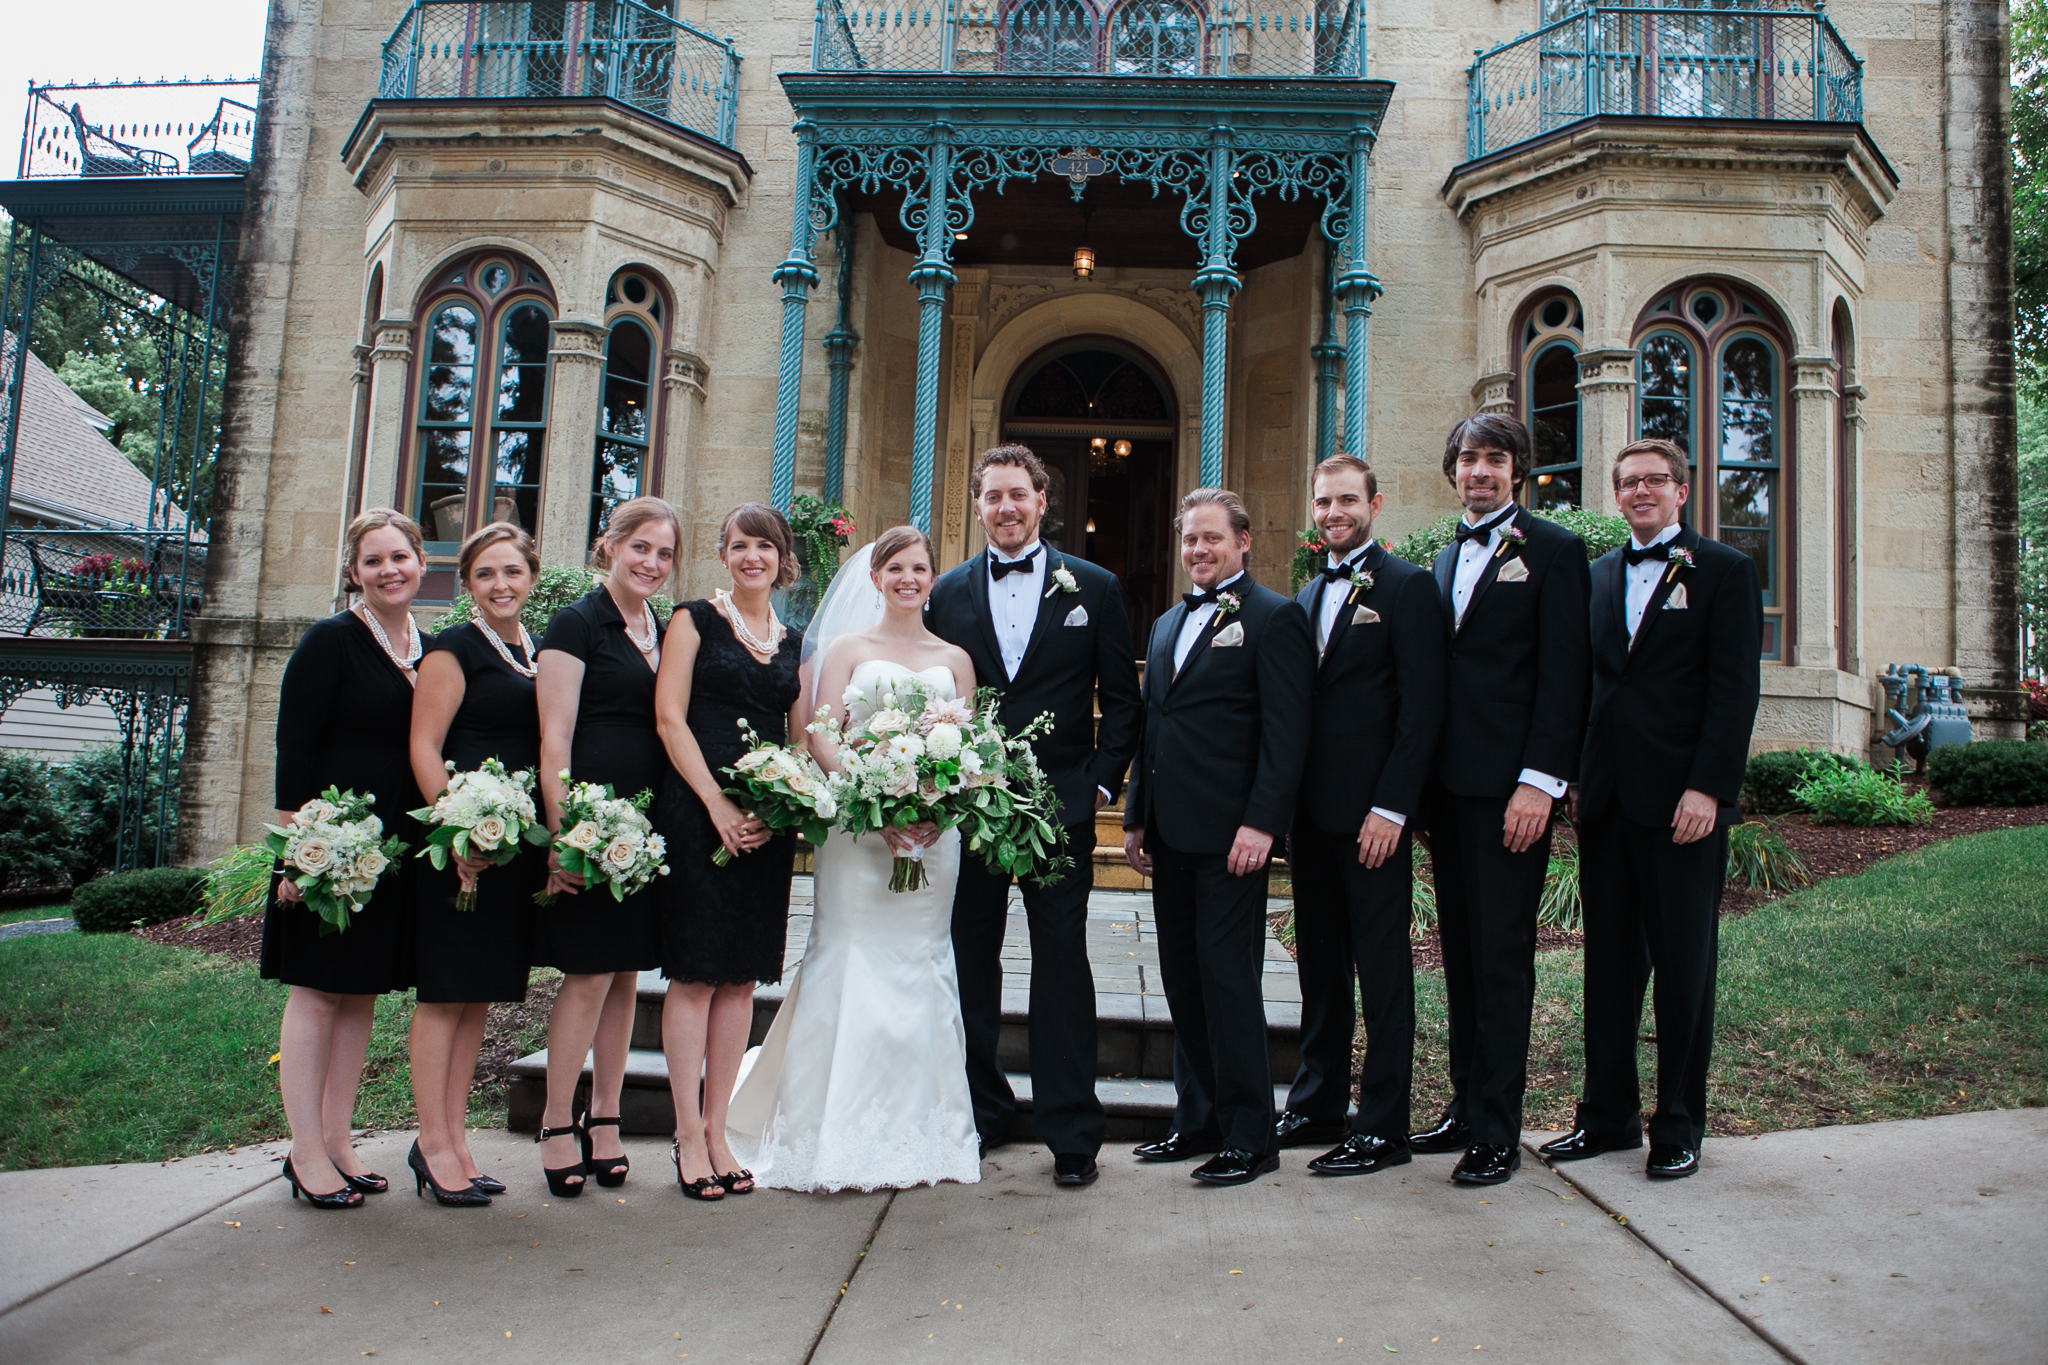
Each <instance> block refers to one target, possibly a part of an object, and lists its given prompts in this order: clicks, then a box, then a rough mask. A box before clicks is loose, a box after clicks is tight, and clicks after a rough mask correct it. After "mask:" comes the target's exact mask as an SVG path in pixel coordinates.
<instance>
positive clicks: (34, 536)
mask: <svg viewBox="0 0 2048 1365" xmlns="http://www.w3.org/2000/svg"><path fill="white" fill-rule="evenodd" d="M205 557H206V545H205V543H204V542H203V541H201V542H199V543H197V544H195V543H193V540H192V538H191V537H189V536H187V535H185V533H184V532H183V531H182V530H177V531H122V530H84V531H60V530H52V529H44V530H16V531H14V532H13V533H11V534H10V535H9V536H8V537H7V541H6V546H5V549H4V551H0V635H39V636H45V637H48V636H55V637H59V638H65V637H72V638H83V639H92V640H98V639H129V640H166V639H168V640H181V639H184V638H186V637H187V636H188V635H190V634H191V630H192V618H193V617H194V616H195V615H197V614H198V612H199V606H200V589H199V580H200V577H201V572H200V566H201V565H203V563H204V562H205Z"/></svg>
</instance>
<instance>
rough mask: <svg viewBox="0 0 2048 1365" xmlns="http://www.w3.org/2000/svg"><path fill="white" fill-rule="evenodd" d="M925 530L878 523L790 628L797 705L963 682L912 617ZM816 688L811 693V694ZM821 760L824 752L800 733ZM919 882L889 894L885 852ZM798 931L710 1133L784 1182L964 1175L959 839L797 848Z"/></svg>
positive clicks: (917, 834) (865, 1184)
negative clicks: (721, 1129)
mask: <svg viewBox="0 0 2048 1365" xmlns="http://www.w3.org/2000/svg"><path fill="white" fill-rule="evenodd" d="M936 573H937V562H936V557H935V556H934V555H933V553H932V543H931V539H930V538H929V537H928V536H926V535H925V534H924V532H922V531H919V530H917V529H915V528H913V527H908V526H899V527H897V528H896V529H895V530H892V531H888V532H886V533H884V534H883V535H882V537H881V538H880V539H878V540H877V541H875V543H874V544H873V545H872V546H869V547H868V548H867V549H865V550H862V551H861V552H859V553H858V554H856V555H855V556H854V557H853V558H852V559H851V560H849V561H848V562H847V563H846V565H845V566H844V567H843V568H841V569H840V570H839V573H838V576H837V577H835V578H834V579H833V580H832V587H831V590H830V591H829V592H827V593H826V595H825V600H824V601H823V602H822V603H820V604H819V608H818V614H817V616H816V618H815V619H814V620H813V621H812V623H811V629H810V630H809V631H808V632H807V633H806V636H805V639H804V664H805V674H804V696H803V699H802V700H801V701H800V702H799V703H798V705H799V709H800V714H803V715H806V716H808V715H810V714H811V712H812V709H813V708H814V707H817V708H819V709H822V708H823V707H825V706H831V705H832V699H834V698H839V699H842V701H843V704H844V709H845V713H846V714H844V715H842V719H844V720H846V721H847V722H848V723H849V724H850V723H853V722H858V721H861V720H864V719H865V718H866V717H867V715H868V714H869V713H871V712H872V711H873V710H874V709H875V705H876V704H875V702H874V701H873V700H872V698H874V697H875V696H876V695H877V694H878V693H879V692H881V691H883V690H884V689H885V688H886V687H887V685H888V684H890V683H892V682H895V681H898V680H901V679H903V678H906V677H913V676H914V677H916V678H918V679H920V680H921V681H923V682H925V683H928V684H930V685H932V686H934V687H936V688H937V690H938V691H939V693H940V694H941V695H942V696H944V697H946V698H947V699H951V698H953V697H971V696H972V695H973V694H974V665H973V664H972V663H970V662H969V661H968V658H967V654H966V652H965V651H964V650H961V649H959V648H958V647H956V646H954V645H950V644H947V643H946V642H945V641H944V640H941V639H940V638H939V637H938V636H936V635H934V634H932V633H931V632H930V631H929V630H927V629H925V624H924V604H925V599H926V598H927V597H929V596H930V595H931V590H932V582H933V580H934V578H935V576H936ZM820 698H822V699H824V700H823V702H822V703H821V702H820V701H819V699H820ZM810 744H811V748H812V752H813V753H814V754H815V755H816V757H817V759H818V762H819V763H820V764H822V765H823V766H824V767H825V768H826V769H827V770H828V771H831V770H834V769H836V768H837V767H838V766H839V764H838V754H837V752H836V749H835V748H834V746H833V745H832V744H831V742H830V741H829V740H827V739H825V738H824V737H823V736H819V735H813V736H812V737H811V739H810ZM913 849H919V850H922V851H923V856H924V865H925V868H926V873H927V876H928V877H929V880H928V881H927V882H926V884H925V886H924V887H923V888H922V889H921V890H918V891H909V892H893V891H891V890H889V876H890V872H891V870H892V868H893V865H894V862H895V859H896V856H897V855H898V854H899V853H903V854H908V853H910V852H912V850H913ZM813 868H814V871H815V874H816V894H815V898H814V904H813V908H812V914H811V934H810V939H809V941H808V942H806V943H805V945H804V956H803V961H802V963H801V964H800V965H799V966H798V967H797V970H796V973H795V975H794V976H793V977H792V978H791V979H790V983H789V993H788V995H787V996H786V997H785V998H784V999H783V1002H782V1008H781V1009H780V1010H779V1011H777V1013H776V1015H775V1023H774V1024H773V1026H771V1027H770V1028H769V1030H768V1036H767V1037H766V1038H765V1039H764V1040H763V1041H762V1044H761V1046H760V1047H759V1048H757V1049H755V1050H754V1052H752V1053H750V1054H749V1055H748V1058H747V1064H746V1066H745V1067H744V1068H743V1069H742V1070H741V1073H740V1079H739V1083H738V1085H737V1086H736V1087H735V1089H734V1091H733V1099H732V1107H731V1110H730V1112H729V1114H728V1116H727V1119H726V1134H727V1137H728V1138H729V1139H730V1141H731V1143H732V1147H733V1151H734V1153H735V1154H736V1155H737V1156H738V1157H739V1159H740V1160H741V1161H742V1162H743V1163H745V1164H746V1166H748V1167H749V1168H751V1169H752V1170H753V1172H754V1177H755V1179H756V1181H757V1182H759V1183H760V1184H763V1185H772V1186H776V1187H778V1188H781V1189H792V1190H843V1189H859V1190H874V1189H881V1188H885V1187H894V1188H907V1187H909V1186H912V1185H922V1184H932V1183H936V1182H938V1181H941V1180H958V1181H963V1182H971V1181H975V1180H979V1179H980V1178H981V1158H980V1148H979V1143H978V1140H977V1138H976V1136H975V1130H974V1107H973V1103H972V1101H971V1099H970V1098H969V1096H968V1091H967V1055H966V1035H965V1031H964V1029H963V1027H962V1024H961V1020H960V985H959V979H958V977H957V976H956V975H955V974H954V969H953V938H952V919H953V887H954V883H955V881H956V880H957V879H958V877H959V873H960V835H959V832H958V831H957V830H949V831H947V832H946V833H945V834H943V835H942V834H940V833H939V832H938V831H937V829H936V828H935V827H933V826H932V825H929V824H921V825H912V826H910V827H909V828H908V829H903V830H885V831H883V832H882V835H881V837H880V838H876V837H874V836H868V837H864V838H861V839H850V838H848V837H847V836H846V835H844V834H838V835H835V836H834V837H833V838H832V839H831V840H829V841H828V842H827V843H826V844H825V846H824V847H823V848H821V849H819V850H818V851H817V853H816V855H815V860H814V863H813Z"/></svg>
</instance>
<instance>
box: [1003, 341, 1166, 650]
mask: <svg viewBox="0 0 2048 1365" xmlns="http://www.w3.org/2000/svg"><path fill="white" fill-rule="evenodd" d="M1174 411H1175V408H1174V402H1173V389H1172V386H1171V384H1170V383H1169V382H1168V381H1167V379H1166V378H1165V376H1164V375H1163V374H1162V373H1161V372H1160V370H1159V367H1158V366H1157V365H1156V364H1154V363H1153V361H1152V359H1151V358H1150V357H1149V356H1147V355H1145V354H1144V353H1143V352H1142V351H1139V350H1137V349H1135V348H1134V347H1131V346H1128V345H1125V344H1124V343H1122V342H1120V341H1116V340H1114V339H1112V338H1109V337H1102V336H1087V337H1073V338H1068V339H1065V340H1062V341H1059V342H1056V343H1055V344H1053V345H1051V346H1049V347H1047V348H1046V349H1044V350H1042V351H1040V352H1039V353H1038V354H1037V355H1035V356H1033V357H1032V358H1031V359H1030V360H1028V361H1026V362H1025V363H1024V364H1022V365H1020V366H1018V367H1017V372H1016V375H1015V377H1014V378H1013V379H1012V380H1011V382H1010V388H1009V392H1008V394H1007V396H1006V398H1005V400H1004V403H1003V426H1002V439H1003V440H1005V441H1019V442H1022V443H1023V444H1025V445H1028V446H1030V447H1031V448H1032V450H1034V451H1036V452H1037V453H1038V457H1039V458H1040V459H1041V460H1043V461H1045V465H1046V470H1047V472H1048V474H1049V475H1050V476H1051V484H1050V487H1048V489H1047V490H1046V515H1045V525H1044V528H1043V530H1042V532H1041V535H1042V538H1043V539H1044V540H1045V541H1046V542H1047V543H1048V544H1051V545H1054V546H1057V547H1058V548H1059V549H1060V550H1061V551H1062V552H1063V553H1066V554H1073V555H1079V556H1081V558H1083V559H1086V560H1089V561H1091V562H1092V563H1095V564H1100V565H1101V566H1102V567H1103V568H1105V569H1107V570H1109V571H1110V572H1111V573H1113V574H1115V575H1116V576H1117V578H1118V579H1119V580H1121V581H1122V583H1123V591H1124V604H1125V608H1126V610H1127V611H1128V612H1129V613H1130V618H1131V639H1132V643H1133V645H1134V646H1135V647H1136V648H1137V649H1138V651H1139V652H1140V653H1142V652H1143V650H1144V648H1145V641H1146V640H1147V639H1148V638H1149V637H1150V634H1151V630H1152V622H1153V621H1154V620H1155V619H1157V618H1158V616H1159V614H1160V613H1161V612H1163V611H1165V610H1166V604H1167V599H1168V596H1169V594H1170V593H1171V592H1172V589H1173V583H1174V563H1175V559H1174V543H1173V535H1172V522H1173V506H1174V487H1175V464H1174V429H1175V423H1174V417H1173V414H1174Z"/></svg>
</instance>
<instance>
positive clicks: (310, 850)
mask: <svg viewBox="0 0 2048 1365" xmlns="http://www.w3.org/2000/svg"><path fill="white" fill-rule="evenodd" d="M292 866H293V867H296V868H297V869H298V870H299V871H301V872H303V873H305V874H307V875H308V876H311V877H324V876H326V875H327V871H328V869H329V868H331V867H333V866H334V845H333V844H331V843H329V842H328V841H327V840H325V839H322V838H320V837H319V836H318V835H313V836H309V837H307V838H304V839H301V840H299V846H298V847H297V848H295V849H293V850H292Z"/></svg>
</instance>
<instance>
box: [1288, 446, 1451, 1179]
mask: <svg viewBox="0 0 2048 1365" xmlns="http://www.w3.org/2000/svg"><path fill="white" fill-rule="evenodd" d="M1310 486H1311V489H1312V491H1313V495H1314V501H1313V503H1312V504H1311V506H1312V510H1313V514H1314V517H1315V523H1316V529H1317V530H1318V531H1320V532H1321V533H1322V537H1323V543H1324V544H1325V545H1326V546H1327V547H1328V549H1329V561H1328V563H1327V564H1326V565H1325V566H1324V567H1323V568H1322V570H1321V572H1319V573H1318V574H1316V575H1315V576H1314V577H1313V578H1311V579H1310V580H1309V581H1308V584H1307V585H1306V586H1305V587H1303V588H1302V590H1301V595H1300V596H1299V597H1297V598H1296V599H1295V600H1296V601H1297V602H1299V603H1301V605H1302V607H1303V609H1304V610H1306V611H1307V613H1308V619H1309V622H1310V624H1311V625H1312V626H1313V627H1314V629H1315V633H1316V637H1315V638H1316V647H1317V648H1318V649H1319V650H1320V651H1321V658H1320V662H1319V663H1318V664H1317V665H1316V668H1315V682H1314V686H1313V692H1312V699H1311V702H1310V709H1309V746H1308V749H1309V752H1310V753H1311V754H1315V755H1318V756H1319V757H1320V758H1321V761H1320V762H1314V763H1310V764H1308V765H1307V771H1306V772H1305V773H1304V774H1303V776H1302V783H1301V797H1300V800H1299V801H1298V802H1297V803H1296V805H1295V807H1294V829H1293V832H1292V834H1291V835H1290V836H1289V838H1288V845H1287V867H1288V871H1289V872H1290V873H1291V874H1292V876H1293V879H1294V951H1295V956H1296V958H1297V959H1298V963H1299V966H1300V975H1301V1070H1300V1072H1299V1073H1298V1074H1297V1075H1296V1076H1295V1078H1294V1087H1293V1089H1292V1090H1291V1091H1289V1092H1288V1096H1287V1108H1286V1110H1285V1111H1284V1112H1282V1113H1281V1115H1280V1120H1279V1122H1278V1123H1277V1124H1276V1125H1275V1128H1274V1138H1275V1140H1276V1143H1277V1145H1279V1146H1282V1147H1300V1146H1306V1145H1308V1144H1310V1143H1320V1144H1322V1145H1325V1146H1328V1145H1329V1144H1331V1143H1336V1144H1337V1145H1336V1147H1335V1148H1334V1150H1332V1151H1329V1152H1326V1153H1324V1154H1323V1155H1322V1156H1319V1157H1317V1158H1316V1159H1315V1160H1313V1161H1311V1162H1309V1164H1308V1166H1309V1169H1310V1170H1312V1171H1315V1172H1316V1173H1318V1174H1320V1175H1365V1174H1369V1173H1370V1172H1373V1171H1379V1170H1384V1169H1386V1168H1387V1167H1389V1166H1401V1165H1405V1164H1407V1162H1408V1159H1409V1153H1408V1119H1409V1113H1408V1100H1409V1090H1410V1085H1411V1082H1412V1080H1413V1075H1414V1056H1415V974H1414V966H1413V961H1412V959H1411V958H1410V956H1409V951H1408V926H1409V921H1410V918H1411V915H1412V906H1411V903H1412V900H1413V895H1414V888H1413V864H1412V859H1411V856H1410V849H1409V843H1410V839H1411V837H1412V836H1411V834H1410V832H1409V829H1408V824H1409V821H1410V819H1411V818H1414V817H1417V816H1419V815H1420V813H1421V809H1422V788H1423V784H1424V781H1425V780H1426V779H1427V777H1428V775H1429V771H1430V766H1431V764H1432V763H1433V761H1434V760H1435V758H1436V745H1437V736H1438V734H1439V732H1440V730H1441V728H1442V725H1443V714H1444V668H1445V662H1444V635H1445V632H1444V618H1443V608H1442V606H1441V604H1440V603H1439V602H1438V600H1437V592H1436V584H1435V582H1433V581H1432V580H1431V578H1430V576H1429V572H1428V571H1427V570H1425V569H1420V568H1417V567H1416V566H1415V565H1413V564H1409V563H1407V562H1406V561H1405V560H1400V559H1396V558H1394V557H1393V556H1392V555H1389V554H1388V553H1387V551H1386V547H1384V546H1381V545H1375V544H1373V541H1372V524H1373V519H1374V518H1375V517H1377V516H1378V515H1379V512H1380V508H1381V506H1382V504H1383V503H1384V502H1385V498H1384V497H1382V495H1381V494H1380V492H1379V488H1378V480H1377V478H1376V477H1375V476H1374V474H1373V472H1372V470H1371V469H1369V468H1367V466H1366V464H1365V462H1364V461H1363V460H1360V459H1358V458H1357V457H1356V456H1353V455H1337V456H1333V457H1331V458H1330V459H1327V460H1325V461H1323V462H1322V463H1321V464H1319V465H1317V466H1316V469H1315V474H1314V475H1313V477H1312V481H1311V485H1310ZM1354 983H1355V984H1356V990H1357V999H1358V1003H1359V1005H1360V1006H1361V1007H1362V1008H1363V1011H1364V1014H1365V1040H1366V1053H1365V1065H1364V1068H1363V1070H1362V1071H1361V1073H1360V1079H1359V1085H1358V1116H1357V1117H1356V1118H1355V1119H1352V1120H1351V1122H1350V1123H1349V1124H1348V1125H1347V1124H1346V1122H1345V1119H1346V1117H1347V1113H1348V1111H1349V1109H1350V1100H1351V1034H1352V1026H1353V1007H1352V998H1353V997H1352V991H1353V987H1354Z"/></svg>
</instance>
